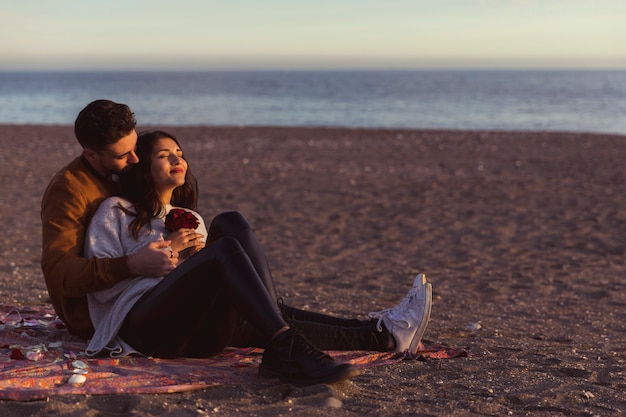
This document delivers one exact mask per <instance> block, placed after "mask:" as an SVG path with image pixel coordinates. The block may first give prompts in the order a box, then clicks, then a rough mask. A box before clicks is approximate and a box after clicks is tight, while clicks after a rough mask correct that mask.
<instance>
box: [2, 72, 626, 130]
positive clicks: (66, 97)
mask: <svg viewBox="0 0 626 417" xmlns="http://www.w3.org/2000/svg"><path fill="white" fill-rule="evenodd" d="M100 98H107V99H110V100H113V101H117V102H121V103H125V104H128V105H129V106H130V107H131V108H132V109H133V111H134V112H135V115H136V117H137V120H138V123H139V125H140V126H142V125H157V124H158V125H175V126H183V125H194V126H307V127H320V126H323V127H350V128H358V127H364V128H409V129H469V130H509V131H511V130H512V131H519V130H524V131H565V132H596V133H618V134H626V70H411V71H409V70H406V71H383V70H377V71H365V70H363V71H352V70H343V71H321V70H319V71H304V70H289V71H278V70H277V71H252V70H250V71H241V70H239V71H203V72H189V71H175V72H174V71H169V72H159V71H145V72H137V71H133V72H122V71H53V72H46V71H19V72H15V71H13V72H12V71H1V72H0V123H5V124H60V125H71V124H73V123H74V119H75V118H76V115H77V114H78V112H79V111H80V110H81V109H82V108H83V107H84V106H85V105H86V104H88V103H89V102H91V101H92V100H95V99H100Z"/></svg>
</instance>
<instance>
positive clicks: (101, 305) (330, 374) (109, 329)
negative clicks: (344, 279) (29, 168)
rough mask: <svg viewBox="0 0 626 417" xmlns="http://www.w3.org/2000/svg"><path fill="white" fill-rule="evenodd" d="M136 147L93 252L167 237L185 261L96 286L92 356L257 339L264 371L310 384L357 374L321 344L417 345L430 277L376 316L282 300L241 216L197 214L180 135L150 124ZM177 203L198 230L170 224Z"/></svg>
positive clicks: (104, 208) (105, 206)
mask: <svg viewBox="0 0 626 417" xmlns="http://www.w3.org/2000/svg"><path fill="white" fill-rule="evenodd" d="M136 153H137V156H138V158H139V163H138V164H137V165H136V166H135V167H134V168H133V169H132V170H131V171H130V172H129V175H128V178H124V181H123V184H124V191H123V192H122V196H121V197H113V198H110V199H107V200H105V201H104V202H103V203H102V204H101V206H100V207H99V209H98V211H97V213H96V214H95V215H94V218H93V219H92V222H91V224H90V227H89V229H88V232H87V240H86V254H87V256H88V257H91V256H96V257H113V256H121V255H124V254H131V253H133V252H134V251H136V250H138V249H139V248H141V247H142V246H143V245H146V244H148V243H150V242H152V241H154V240H157V239H165V240H166V242H168V243H169V247H170V249H169V250H170V251H171V259H172V263H173V264H177V267H176V269H175V270H174V271H173V272H172V273H170V274H168V275H167V276H166V277H136V278H133V279H129V280H126V281H123V282H120V283H118V284H117V285H115V286H113V287H112V288H110V289H107V290H103V291H97V292H94V293H92V294H90V296H89V298H88V301H89V311H90V316H91V319H92V322H93V324H94V327H95V329H96V331H95V334H94V337H93V339H92V340H91V342H90V344H89V347H88V353H89V354H90V355H98V354H104V353H108V354H111V355H126V354H129V353H141V354H144V355H152V356H159V357H181V356H187V357H208V356H211V355H214V354H217V353H219V352H220V351H222V350H223V349H224V348H225V347H227V346H258V347H262V348H264V349H265V352H264V354H263V359H262V362H261V365H260V373H261V374H263V375H268V376H274V377H279V378H280V379H281V380H283V381H285V382H291V383H295V384H310V383H330V382H335V381H339V380H343V379H346V378H350V377H352V376H354V375H356V374H357V373H358V372H357V371H356V370H355V369H354V368H353V367H352V366H350V365H348V364H338V363H336V362H335V361H334V360H333V359H332V358H331V357H330V356H328V355H326V354H324V353H323V352H321V351H320V349H327V350H378V351H392V350H393V351H409V352H411V353H414V352H415V351H416V350H417V347H418V345H419V342H420V340H421V337H422V335H423V333H424V331H425V329H426V325H427V322H428V318H429V315H430V308H431V297H432V294H431V287H430V284H427V283H426V281H425V278H424V276H423V275H422V274H420V275H418V277H417V278H416V279H415V282H414V285H413V288H411V290H410V291H409V294H408V295H407V296H406V297H405V299H404V300H403V301H402V302H401V303H400V305H398V306H397V307H395V308H393V309H389V310H384V311H382V312H378V313H371V317H372V318H371V319H370V320H357V319H340V318H334V317H330V316H326V315H322V314H318V313H313V312H307V311H303V310H298V309H295V308H293V307H289V306H286V305H284V304H283V303H282V302H278V300H277V298H276V291H275V288H274V283H273V280H272V276H271V273H270V270H269V267H268V263H267V260H266V258H265V255H264V253H263V251H262V249H261V247H260V245H259V242H258V241H257V239H256V236H255V234H254V232H253V231H252V229H251V227H250V226H249V224H248V223H247V222H246V220H245V219H244V218H243V216H241V214H239V213H237V212H228V213H223V214H220V215H219V216H217V217H216V218H215V219H214V220H213V221H212V223H211V225H210V227H209V229H208V231H207V230H206V227H205V225H204V222H203V220H202V218H201V216H200V215H198V213H196V212H195V211H193V210H194V209H195V208H196V204H197V186H196V181H195V178H194V177H193V176H192V175H191V173H190V171H189V167H188V164H187V161H186V160H185V158H184V156H183V152H182V150H181V147H180V145H179V143H178V141H177V140H176V138H174V136H173V135H171V134H169V133H166V132H163V131H153V132H148V133H143V134H141V135H139V138H138V140H137V149H136ZM178 208H184V209H185V210H186V211H187V213H191V214H192V215H193V216H194V217H195V218H196V220H197V222H198V225H197V228H195V229H194V228H193V227H186V228H182V229H179V230H176V231H168V230H167V229H166V221H165V218H166V215H167V214H168V213H170V212H171V211H172V210H174V209H178ZM192 226H195V224H193V225H192ZM183 261H184V262H183ZM296 329H297V330H296ZM305 336H306V337H305ZM309 340H311V341H309Z"/></svg>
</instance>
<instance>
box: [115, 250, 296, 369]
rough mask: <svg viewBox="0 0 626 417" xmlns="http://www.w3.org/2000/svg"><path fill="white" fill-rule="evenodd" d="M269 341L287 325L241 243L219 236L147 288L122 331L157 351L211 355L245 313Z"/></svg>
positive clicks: (139, 345) (145, 350)
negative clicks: (151, 287)
mask: <svg viewBox="0 0 626 417" xmlns="http://www.w3.org/2000/svg"><path fill="white" fill-rule="evenodd" d="M242 317H243V318H245V320H247V321H249V322H250V323H251V324H252V325H253V326H254V328H255V329H256V330H257V331H258V333H259V334H260V335H261V337H262V338H263V339H264V340H265V341H267V340H269V339H270V338H271V336H272V335H273V334H274V333H275V332H276V331H278V330H279V329H281V328H282V327H284V326H286V325H287V324H286V322H285V321H284V320H283V318H282V317H281V315H280V314H279V311H278V308H277V306H276V304H275V303H274V300H272V299H271V298H270V297H269V294H268V292H267V290H266V288H265V286H264V285H263V283H262V282H261V280H260V279H259V278H258V275H257V274H256V272H255V270H254V268H253V267H252V265H251V263H250V260H249V259H248V257H247V256H246V254H245V253H244V251H243V249H242V248H241V245H239V243H237V241H236V240H234V239H232V238H225V239H220V240H219V241H215V242H212V243H210V244H208V245H207V247H206V248H205V249H203V250H202V251H200V252H199V253H197V254H196V255H194V256H193V257H191V258H190V259H189V260H187V261H186V262H185V263H183V264H182V265H181V266H180V267H178V268H176V269H175V270H174V271H173V272H172V273H171V274H169V275H168V276H167V277H165V278H164V279H163V280H162V281H161V282H160V283H159V284H158V285H157V286H156V287H155V288H153V289H152V290H151V291H149V292H148V293H147V294H145V295H144V296H143V297H142V298H141V299H140V300H139V301H138V302H137V303H136V304H135V306H134V307H133V308H132V310H131V311H130V313H129V314H128V316H127V318H126V320H125V323H124V327H123V328H122V331H121V336H122V337H123V338H124V339H125V340H126V341H127V342H128V343H129V344H130V345H131V346H133V347H135V348H137V349H138V350H140V351H141V352H143V353H145V354H149V355H157V356H165V357H172V356H210V355H212V354H215V353H217V352H219V351H221V350H222V349H223V348H224V347H225V346H228V344H229V343H230V339H231V338H232V336H233V332H234V331H235V326H236V324H237V323H238V322H239V321H240V320H241V318H242Z"/></svg>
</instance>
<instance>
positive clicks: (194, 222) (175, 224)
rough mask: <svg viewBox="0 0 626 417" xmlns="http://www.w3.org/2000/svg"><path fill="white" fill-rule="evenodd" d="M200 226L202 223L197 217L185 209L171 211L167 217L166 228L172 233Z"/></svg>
mask: <svg viewBox="0 0 626 417" xmlns="http://www.w3.org/2000/svg"><path fill="white" fill-rule="evenodd" d="M198 225H200V222H199V221H198V219H197V218H196V216H194V214H193V213H192V212H190V211H187V210H184V209H179V208H175V209H171V210H170V212H169V213H167V216H165V228H166V229H167V230H169V231H170V232H175V231H177V230H178V229H195V228H196V227H198Z"/></svg>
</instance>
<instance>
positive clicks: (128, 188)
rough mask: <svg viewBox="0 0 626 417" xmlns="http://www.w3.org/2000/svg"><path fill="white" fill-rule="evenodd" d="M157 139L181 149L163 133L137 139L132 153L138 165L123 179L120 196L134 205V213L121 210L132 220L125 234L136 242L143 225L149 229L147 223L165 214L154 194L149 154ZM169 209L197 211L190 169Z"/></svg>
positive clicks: (195, 193)
mask: <svg viewBox="0 0 626 417" xmlns="http://www.w3.org/2000/svg"><path fill="white" fill-rule="evenodd" d="M160 139H172V140H173V141H174V142H176V144H177V145H178V146H179V147H180V143H179V142H178V139H176V137H174V135H171V134H169V133H167V132H164V131H162V130H153V131H149V132H142V133H140V134H139V136H138V137H137V147H136V149H135V153H136V154H137V157H138V158H139V163H138V164H136V165H134V166H133V167H132V168H130V170H129V171H128V172H127V173H124V175H123V176H122V190H121V192H120V196H121V197H124V198H125V199H127V200H128V201H130V202H131V203H132V204H133V209H134V211H133V212H131V211H130V210H127V209H124V208H123V207H122V210H123V211H124V212H126V213H127V214H130V215H132V216H134V217H135V219H133V221H132V222H131V223H130V224H129V225H128V229H129V230H128V231H129V232H130V234H131V235H132V236H133V237H134V238H135V239H136V240H138V239H139V231H140V230H141V228H142V227H143V226H146V225H147V226H148V227H151V225H150V221H151V220H152V219H154V218H155V217H159V216H161V215H163V213H164V211H165V207H164V206H163V203H162V202H161V200H160V199H159V195H158V193H157V192H156V188H155V186H154V181H153V180H152V174H151V172H150V170H151V166H152V152H153V150H154V146H155V144H156V142H157V141H159V140H160ZM181 149H182V147H181ZM183 155H184V154H183ZM188 165H189V163H188ZM172 205H173V206H178V207H184V208H188V209H191V210H196V208H197V206H198V182H197V181H196V178H195V177H194V176H193V174H192V173H191V169H190V168H189V166H188V167H187V172H186V174H185V184H183V185H181V186H180V187H177V188H176V189H175V190H174V192H173V193H172Z"/></svg>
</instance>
